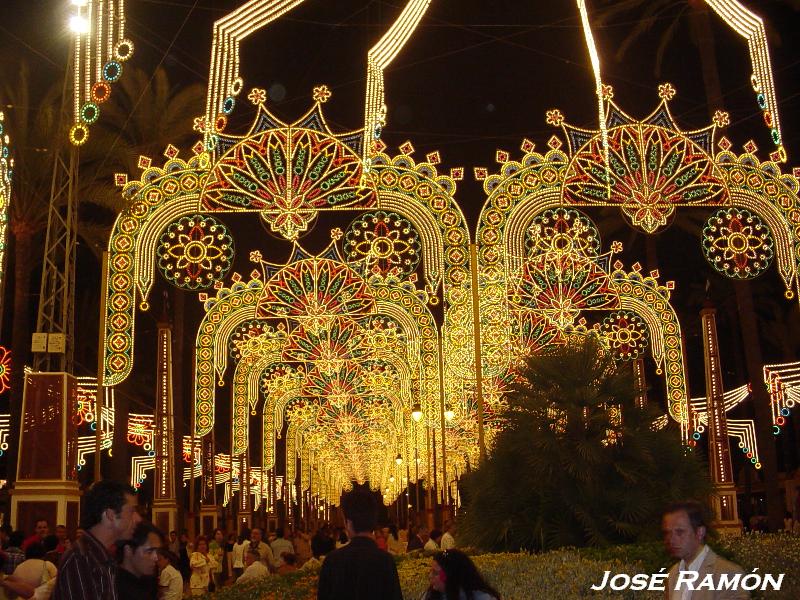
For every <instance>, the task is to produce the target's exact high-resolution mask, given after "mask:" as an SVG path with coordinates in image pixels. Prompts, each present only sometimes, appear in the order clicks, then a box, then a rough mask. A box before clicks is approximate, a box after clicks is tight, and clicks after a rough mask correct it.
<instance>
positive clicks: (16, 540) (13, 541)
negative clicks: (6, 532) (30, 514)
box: [8, 530, 25, 548]
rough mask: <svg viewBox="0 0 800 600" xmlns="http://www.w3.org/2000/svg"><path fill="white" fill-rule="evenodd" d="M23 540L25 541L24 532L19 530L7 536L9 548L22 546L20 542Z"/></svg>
mask: <svg viewBox="0 0 800 600" xmlns="http://www.w3.org/2000/svg"><path fill="white" fill-rule="evenodd" d="M24 542H25V534H24V533H22V532H21V531H19V530H17V531H14V532H12V533H11V535H10V536H8V546H9V548H22V544H23V543H24Z"/></svg>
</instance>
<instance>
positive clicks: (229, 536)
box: [228, 532, 236, 544]
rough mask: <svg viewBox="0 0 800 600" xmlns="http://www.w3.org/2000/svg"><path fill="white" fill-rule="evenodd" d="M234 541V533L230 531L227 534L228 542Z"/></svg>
mask: <svg viewBox="0 0 800 600" xmlns="http://www.w3.org/2000/svg"><path fill="white" fill-rule="evenodd" d="M235 542H236V534H235V533H233V532H231V533H229V534H228V543H229V544H233V543H235Z"/></svg>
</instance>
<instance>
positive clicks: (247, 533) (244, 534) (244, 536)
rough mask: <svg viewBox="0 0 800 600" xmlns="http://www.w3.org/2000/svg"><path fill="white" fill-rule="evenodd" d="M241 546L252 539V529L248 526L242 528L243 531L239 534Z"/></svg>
mask: <svg viewBox="0 0 800 600" xmlns="http://www.w3.org/2000/svg"><path fill="white" fill-rule="evenodd" d="M237 539H238V541H239V543H240V544H244V541H245V540H249V539H250V528H249V527H247V526H246V525H245V526H244V527H242V529H241V531H240V532H239V537H238V538H237Z"/></svg>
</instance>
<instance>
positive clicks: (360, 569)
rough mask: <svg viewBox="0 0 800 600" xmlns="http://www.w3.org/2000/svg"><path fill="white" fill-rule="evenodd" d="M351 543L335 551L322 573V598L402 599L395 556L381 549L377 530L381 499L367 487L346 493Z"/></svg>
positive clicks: (344, 506)
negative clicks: (376, 539) (375, 532)
mask: <svg viewBox="0 0 800 600" xmlns="http://www.w3.org/2000/svg"><path fill="white" fill-rule="evenodd" d="M342 511H343V512H344V518H345V525H346V526H347V534H348V535H349V536H350V543H349V544H348V545H347V546H344V547H343V548H339V549H338V550H335V551H333V552H331V553H330V554H329V555H328V557H327V558H326V559H325V562H323V563H322V570H321V571H320V573H319V587H318V588H317V599H318V600H372V599H374V598H381V599H382V600H402V598H403V593H402V591H401V590H400V578H399V577H398V576H397V567H395V564H394V559H393V558H392V555H391V554H389V553H388V552H384V551H383V550H380V549H379V548H378V545H377V544H376V543H375V537H374V535H373V533H372V532H373V531H374V530H375V527H376V526H377V524H378V501H377V500H376V499H375V496H374V494H372V492H370V491H369V490H367V489H362V488H356V489H354V490H353V491H351V492H348V493H347V494H344V495H343V496H342Z"/></svg>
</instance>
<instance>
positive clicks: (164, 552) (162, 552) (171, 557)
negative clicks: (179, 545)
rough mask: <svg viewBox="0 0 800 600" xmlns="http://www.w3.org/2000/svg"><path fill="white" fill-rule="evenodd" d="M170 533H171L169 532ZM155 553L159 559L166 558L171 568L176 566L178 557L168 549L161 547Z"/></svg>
mask: <svg viewBox="0 0 800 600" xmlns="http://www.w3.org/2000/svg"><path fill="white" fill-rule="evenodd" d="M170 533H172V532H171V531H170ZM156 552H158V555H159V556H160V557H161V558H166V559H167V560H168V561H169V564H171V565H172V566H173V567H174V566H175V565H177V564H178V557H177V556H175V553H174V552H172V551H171V550H170V549H169V548H164V547H163V546H162V547H161V548H158V549H157V550H156Z"/></svg>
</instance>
